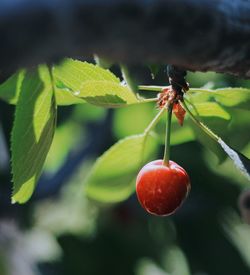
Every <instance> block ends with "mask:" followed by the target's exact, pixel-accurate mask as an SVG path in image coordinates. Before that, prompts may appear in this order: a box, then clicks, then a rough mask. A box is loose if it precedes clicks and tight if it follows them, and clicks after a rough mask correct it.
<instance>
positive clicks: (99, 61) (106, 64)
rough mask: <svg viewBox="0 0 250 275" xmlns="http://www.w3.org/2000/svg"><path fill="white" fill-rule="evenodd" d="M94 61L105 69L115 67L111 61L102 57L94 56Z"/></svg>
mask: <svg viewBox="0 0 250 275" xmlns="http://www.w3.org/2000/svg"><path fill="white" fill-rule="evenodd" d="M94 60H95V62H96V64H97V65H98V66H99V67H101V68H103V69H109V68H110V67H112V65H113V62H111V61H110V60H107V59H106V58H103V57H100V56H99V55H96V54H94Z"/></svg>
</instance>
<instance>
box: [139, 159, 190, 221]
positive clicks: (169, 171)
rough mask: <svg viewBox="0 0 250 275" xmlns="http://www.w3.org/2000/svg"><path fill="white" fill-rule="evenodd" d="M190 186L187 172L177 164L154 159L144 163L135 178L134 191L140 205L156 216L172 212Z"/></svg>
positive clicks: (185, 195)
mask: <svg viewBox="0 0 250 275" xmlns="http://www.w3.org/2000/svg"><path fill="white" fill-rule="evenodd" d="M190 188H191V185H190V180H189V176H188V174H187V172H186V171H185V170H184V169H183V168H182V167H181V166H179V165H178V164H176V163H175V162H173V161H169V165H168V166H166V165H165V164H164V163H163V160H154V161H152V162H149V163H148V164H146V165H145V166H144V167H143V168H142V169H141V170H140V172H139V174H138V176H137V179H136V193H137V197H138V200H139V202H140V204H141V205H142V207H143V208H144V209H145V210H146V211H147V212H149V213H151V214H154V215H158V216H168V215H170V214H173V213H174V212H175V211H176V210H177V209H178V208H179V207H180V206H181V204H182V203H183V201H184V200H185V198H186V197H187V195H188V193H189V190H190Z"/></svg>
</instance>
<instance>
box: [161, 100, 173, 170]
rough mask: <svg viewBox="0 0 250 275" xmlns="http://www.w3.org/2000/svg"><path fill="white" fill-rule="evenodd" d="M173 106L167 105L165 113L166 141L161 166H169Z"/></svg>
mask: <svg viewBox="0 0 250 275" xmlns="http://www.w3.org/2000/svg"><path fill="white" fill-rule="evenodd" d="M172 110H173V104H171V105H169V107H168V112H167V122H166V141H165V149H164V157H163V164H164V165H166V166H169V160H170V137H171V119H172Z"/></svg>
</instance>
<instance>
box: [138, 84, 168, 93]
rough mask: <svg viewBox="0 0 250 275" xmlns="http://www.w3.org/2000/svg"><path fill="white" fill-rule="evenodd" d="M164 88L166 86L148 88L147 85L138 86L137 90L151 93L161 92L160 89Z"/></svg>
mask: <svg viewBox="0 0 250 275" xmlns="http://www.w3.org/2000/svg"><path fill="white" fill-rule="evenodd" d="M164 88H166V86H153V85H152V86H150V85H149V86H148V85H139V86H138V89H139V90H143V91H151V92H161V91H162V89H164Z"/></svg>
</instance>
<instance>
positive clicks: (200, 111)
mask: <svg viewBox="0 0 250 275" xmlns="http://www.w3.org/2000/svg"><path fill="white" fill-rule="evenodd" d="M190 107H191V110H193V111H195V113H196V114H197V115H198V116H200V117H219V118H222V119H225V120H230V119H231V116H230V114H229V113H228V112H227V111H226V110H225V109H223V108H222V107H221V106H220V105H219V104H218V103H216V102H202V103H197V104H195V106H192V105H191V106H190Z"/></svg>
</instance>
